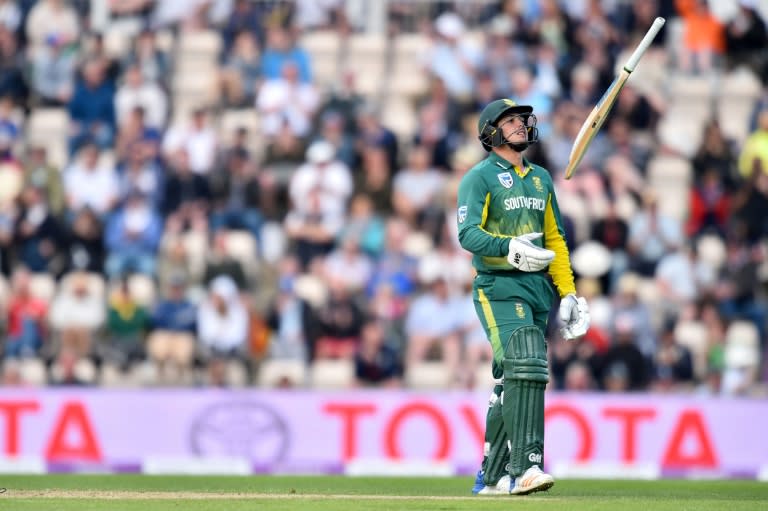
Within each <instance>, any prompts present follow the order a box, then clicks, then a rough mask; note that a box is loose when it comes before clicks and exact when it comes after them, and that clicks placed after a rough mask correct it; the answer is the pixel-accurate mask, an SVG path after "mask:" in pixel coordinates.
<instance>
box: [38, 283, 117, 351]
mask: <svg viewBox="0 0 768 511" xmlns="http://www.w3.org/2000/svg"><path fill="white" fill-rule="evenodd" d="M70 278H71V280H70V282H68V283H67V282H65V283H63V284H62V289H61V291H60V292H59V294H58V295H57V296H56V298H54V300H53V303H52V304H51V312H50V315H49V317H48V319H49V321H50V323H51V326H52V327H53V328H54V330H56V331H58V332H60V333H61V345H62V346H61V347H62V349H63V350H72V351H73V352H75V353H77V354H78V355H80V356H85V355H88V354H89V353H90V352H91V350H92V348H93V337H94V335H95V334H96V331H97V329H99V328H100V327H101V326H102V325H103V324H104V321H105V319H106V307H105V306H104V297H103V296H98V294H97V293H96V292H95V289H94V288H93V287H92V285H91V283H90V282H89V278H88V274H86V273H75V274H72V275H71V277H70Z"/></svg>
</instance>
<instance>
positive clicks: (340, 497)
mask: <svg viewBox="0 0 768 511" xmlns="http://www.w3.org/2000/svg"><path fill="white" fill-rule="evenodd" d="M472 482H473V481H472V478H470V477H462V478H458V477H452V478H414V477H409V478H392V477H380V478H379V477H376V478H368V477H365V478H364V477H321V476H306V477H301V476H291V477H283V476H254V477H219V476H216V477H214V476H211V477H200V476H180V477H170V476H141V475H46V476H11V475H0V487H4V488H6V489H7V491H6V492H5V493H2V494H0V509H3V510H5V509H7V510H13V511H25V510H30V511H31V510H34V511H49V510H50V511H54V510H55V511H96V510H98V511H103V510H110V511H123V510H125V511H139V510H140V511H166V510H176V511H213V510H216V511H218V510H226V511H240V510H249V511H250V510H255V509H258V510H259V511H262V510H286V511H287V510H291V511H292V510H296V509H306V510H311V511H324V510H334V511H352V510H355V511H358V510H361V509H363V510H364V511H379V510H381V511H384V510H386V511H392V510H400V509H402V510H408V511H414V510H425V511H427V510H435V511H438V510H439V511H448V510H450V511H470V510H472V511H482V510H501V509H515V510H521V511H522V510H531V511H601V510H605V511H664V510H670V511H689V510H690V511H706V510H712V511H715V510H717V511H721V510H723V509H725V510H726V511H740V510H744V511H747V510H748V511H754V510H760V509H768V483H759V482H754V481H703V480H702V481H677V480H665V481H593V480H590V481H576V480H561V481H558V482H557V483H556V484H555V486H554V488H552V489H551V490H550V491H549V492H547V493H537V494H534V495H530V496H527V497H506V496H504V497H484V498H482V497H472V496H471V495H469V489H470V487H471V486H472Z"/></svg>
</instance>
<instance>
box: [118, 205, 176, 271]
mask: <svg viewBox="0 0 768 511" xmlns="http://www.w3.org/2000/svg"><path fill="white" fill-rule="evenodd" d="M105 232H106V239H105V244H106V246H107V251H108V253H107V262H106V267H105V269H106V273H107V275H108V276H110V277H111V278H115V277H118V276H120V275H122V274H124V273H130V272H139V273H143V274H145V275H153V274H154V271H155V256H156V253H157V248H158V246H159V244H160V238H161V237H162V234H163V221H162V219H161V217H160V215H159V214H158V213H157V211H156V210H155V209H154V208H153V207H152V205H151V204H150V203H149V201H148V200H147V198H146V196H144V195H143V194H141V192H138V191H134V192H132V193H131V194H130V195H129V196H128V197H127V198H126V199H125V202H124V204H123V206H122V207H121V208H119V209H118V210H117V211H116V212H115V213H114V214H113V215H112V216H111V218H110V219H109V221H108V222H107V226H106V231H105Z"/></svg>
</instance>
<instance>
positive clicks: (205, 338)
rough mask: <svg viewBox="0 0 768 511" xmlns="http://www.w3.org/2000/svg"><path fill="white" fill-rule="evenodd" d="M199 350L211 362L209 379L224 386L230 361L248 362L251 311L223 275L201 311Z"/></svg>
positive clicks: (216, 280)
mask: <svg viewBox="0 0 768 511" xmlns="http://www.w3.org/2000/svg"><path fill="white" fill-rule="evenodd" d="M197 326H198V334H197V339H198V350H199V352H200V355H201V357H202V358H203V360H204V361H205V362H206V363H207V366H208V374H209V379H210V380H211V382H212V383H220V380H221V379H222V378H221V376H220V375H221V374H222V373H223V370H222V368H223V365H224V363H225V362H226V361H227V360H229V359H236V360H244V359H245V358H246V356H247V353H248V344H247V339H248V328H249V321H248V310H247V309H246V307H245V306H244V305H243V303H242V302H241V300H240V296H239V294H238V290H237V285H235V282H234V281H233V280H232V279H231V278H229V277H228V276H226V275H220V276H218V277H216V278H215V279H213V281H211V283H210V285H209V286H208V295H207V296H206V298H205V299H203V301H202V302H201V303H200V307H199V309H198V310H197Z"/></svg>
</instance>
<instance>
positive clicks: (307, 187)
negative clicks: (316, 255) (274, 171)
mask: <svg viewBox="0 0 768 511" xmlns="http://www.w3.org/2000/svg"><path fill="white" fill-rule="evenodd" d="M335 152H336V151H335V149H334V147H333V145H331V144H330V143H329V142H326V141H318V142H314V143H312V145H310V146H309V148H308V149H307V162H306V163H305V164H304V165H302V166H301V167H299V168H298V169H296V173H295V174H294V175H293V177H292V178H291V182H290V184H289V186H288V193H289V196H290V199H291V204H292V208H293V209H294V210H296V211H301V212H306V211H307V208H308V206H309V204H308V201H307V197H308V196H309V195H310V192H312V191H317V192H318V194H319V200H320V208H321V209H322V210H323V211H324V212H329V213H336V214H339V215H341V214H343V213H344V212H345V211H346V209H347V201H348V200H349V197H350V195H351V194H352V189H353V182H352V175H351V173H350V171H349V168H348V167H347V166H346V165H345V164H343V163H342V162H340V161H338V160H335V159H334V154H335Z"/></svg>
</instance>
